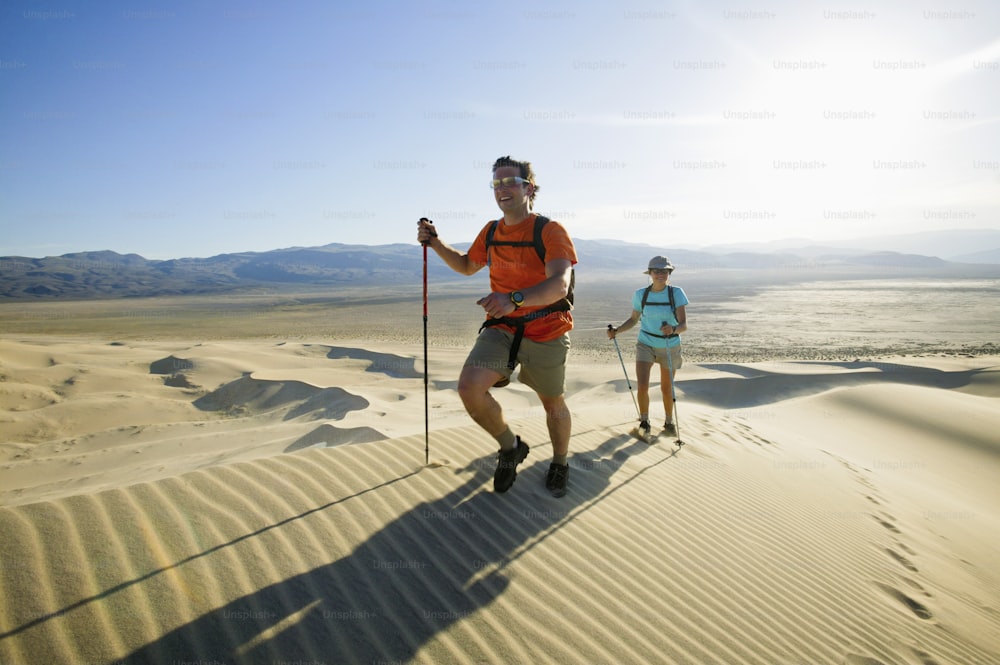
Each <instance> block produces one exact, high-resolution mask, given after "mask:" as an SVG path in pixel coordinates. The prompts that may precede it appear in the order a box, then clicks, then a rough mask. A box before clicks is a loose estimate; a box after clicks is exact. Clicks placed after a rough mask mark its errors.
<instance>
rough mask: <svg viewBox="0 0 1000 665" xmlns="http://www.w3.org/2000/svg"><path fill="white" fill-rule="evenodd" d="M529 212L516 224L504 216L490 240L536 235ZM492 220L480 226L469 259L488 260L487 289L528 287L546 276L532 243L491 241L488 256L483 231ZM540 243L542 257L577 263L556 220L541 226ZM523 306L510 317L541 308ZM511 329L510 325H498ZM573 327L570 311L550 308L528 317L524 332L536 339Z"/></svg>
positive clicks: (570, 243) (503, 290)
mask: <svg viewBox="0 0 1000 665" xmlns="http://www.w3.org/2000/svg"><path fill="white" fill-rule="evenodd" d="M536 217H537V215H535V214H532V215H529V216H528V217H526V218H525V219H524V221H522V222H519V223H517V224H513V225H509V224H505V223H504V222H503V220H501V221H500V223H498V224H497V229H496V232H495V233H494V234H493V240H494V242H496V241H501V240H502V241H505V242H506V241H514V242H522V241H527V242H529V243H531V242H532V241H534V239H535V218H536ZM492 224H493V222H490V223H489V224H487V225H486V226H484V227H483V229H482V231H480V232H479V235H478V236H476V239H475V241H473V243H472V246H471V247H470V248H469V259H470V260H471V261H473V262H474V263H480V264H485V263H487V260H488V261H489V264H490V265H489V270H490V289H491V290H493V291H497V292H499V293H510V292H511V291H521V290H524V289H527V288H530V287H532V286H534V285H536V284H538V283H539V282H542V281H544V280H545V278H546V277H545V265H544V264H543V263H542V261H541V259H539V258H538V252H536V251H535V247H534V245H529V246H527V247H510V246H505V245H493V246H491V247H490V251H489V257H487V252H486V235H487V233H488V231H489V228H490V226H491V225H492ZM542 244H543V245H545V260H546V261H550V260H552V259H567V260H568V261H570V262H571V263H572V264H574V265H576V249H575V248H574V247H573V241H572V240H571V239H570V237H569V233H567V232H566V229H565V228H564V227H563V226H562V225H561V224H560V223H559V222H556V221H549V223H548V224H546V225H545V227H544V228H543V229H542ZM545 307H546V305H541V306H538V307H528V306H524V307H521V308H520V309H518V310H517V311H515V312H513V313H511V314H510V316H511V317H512V318H513V317H519V316H524V315H526V314H530V313H531V312H536V311H538V310H540V309H544V308H545ZM501 327H503V328H507V329H508V330H510V329H511V328H510V327H509V326H501ZM572 328H573V315H572V314H571V313H570V312H553V313H552V314H548V315H546V316H543V317H541V318H539V319H535V320H533V321H529V322H528V324H527V325H526V326H525V327H524V336H525V337H526V338H528V339H530V340H533V341H536V342H547V341H549V340H553V339H555V338H557V337H559V336H560V335H562V334H563V333H566V332H568V331H569V330H571V329H572Z"/></svg>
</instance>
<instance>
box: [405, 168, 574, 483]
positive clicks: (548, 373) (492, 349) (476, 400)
mask: <svg viewBox="0 0 1000 665" xmlns="http://www.w3.org/2000/svg"><path fill="white" fill-rule="evenodd" d="M491 187H492V188H493V196H494V199H495V200H496V204H497V206H498V207H499V208H500V210H501V212H502V213H503V217H502V218H500V219H499V220H497V221H495V222H490V223H488V224H487V225H486V226H484V227H483V229H482V230H481V231H480V232H479V235H478V236H477V237H476V239H475V241H474V242H473V243H472V246H471V247H469V250H468V251H467V252H464V253H463V252H460V251H458V250H456V249H454V248H453V247H450V246H449V245H447V244H445V243H444V242H443V241H442V240H441V239H440V238H439V237H438V235H437V231H436V230H435V228H434V226H433V224H432V223H431V222H430V221H428V220H426V219H421V220H420V222H418V232H417V240H418V241H420V242H421V243H426V244H428V246H429V247H430V248H431V249H433V250H434V251H435V252H436V253H437V255H438V256H440V257H441V259H442V260H443V261H444V262H445V263H446V264H447V265H448V267H450V268H451V269H452V270H454V271H455V272H458V273H460V274H463V275H472V274H474V273H476V272H478V271H479V270H481V269H482V268H483V267H484V266H489V272H490V289H491V292H490V293H489V294H488V295H486V296H485V297H483V298H480V299H479V300H478V301H476V304H477V305H479V306H480V307H482V308H483V310H484V311H485V313H486V321H485V323H484V324H483V327H482V328H481V329H480V332H479V336H478V337H477V339H476V343H475V345H474V346H473V348H472V351H470V352H469V356H468V358H467V359H466V361H465V365H464V366H463V367H462V373H461V375H460V376H459V378H458V394H459V396H460V397H461V398H462V403H463V404H464V406H465V410H466V411H467V412H468V413H469V415H470V416H471V417H472V419H473V420H474V421H475V422H476V423H477V424H478V425H479V426H480V427H482V428H483V429H484V430H486V432H488V433H489V434H490V435H491V436H492V437H493V438H494V439H496V441H497V443H498V444H499V446H500V453H499V455H498V459H497V468H496V473H495V474H494V476H493V488H494V490H495V491H496V492H506V491H507V490H508V489H510V487H511V485H513V484H514V480H515V478H516V477H517V465H518V464H520V463H521V462H523V461H524V459H525V458H526V457H527V456H528V444H527V443H525V442H524V441H522V440H521V438H520V437H519V436H516V435H515V434H514V433H513V432H511V429H510V427H508V425H507V422H506V421H505V420H504V415H503V410H502V409H501V407H500V404H499V403H498V402H497V401H496V400H495V399H494V398H493V396H492V395H491V394H490V389H491V388H493V387H494V386H503V385H506V384H507V383H508V382H509V381H510V377H511V375H512V374H513V370H514V367H515V366H516V365H517V364H520V365H521V370H520V373H519V375H518V378H519V379H520V381H521V382H522V383H524V384H526V385H528V386H529V387H531V388H532V389H533V390H534V391H535V393H536V394H537V395H538V398H539V399H540V400H541V402H542V406H543V407H544V408H545V421H546V425H547V426H548V431H549V437H550V438H551V440H552V463H551V464H550V466H549V471H548V473H547V474H546V477H545V486H546V488H548V490H549V492H551V493H552V495H553V496H563V495H565V494H566V484H567V480H568V477H569V465H568V462H567V456H568V454H569V438H570V430H571V424H572V423H571V418H570V412H569V409H568V408H567V406H566V401H565V399H564V397H563V392H564V388H565V375H566V356H567V353H568V351H569V346H570V342H569V335H568V333H569V331H570V330H571V329H572V328H573V316H572V314H571V313H570V302H568V300H569V297H570V294H571V287H572V276H573V265H574V264H575V263H576V260H577V259H576V250H575V248H574V247H573V242H572V240H570V237H569V234H568V233H567V232H566V230H565V229H564V228H563V226H562V225H561V224H559V223H558V222H554V221H547V222H544V218H543V222H544V225H543V226H541V229H540V231H538V233H540V238H539V240H540V242H541V244H542V246H543V247H542V248H537V247H536V244H535V239H536V236H535V234H536V228H537V225H538V224H539V221H538V219H537V218H538V217H539V216H538V215H536V214H534V213H532V207H533V205H534V201H535V195H536V194H537V193H538V190H539V186H538V185H537V183H536V182H535V174H534V172H533V171H532V168H531V164H530V163H529V162H525V161H518V160H515V159H511V158H510V157H509V156H507V157H500V158H499V159H497V160H496V162H495V163H494V164H493V179H492V181H491ZM540 250H541V251H544V260H543V259H542V258H541V255H540V254H541V251H540Z"/></svg>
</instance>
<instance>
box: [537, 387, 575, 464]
mask: <svg viewBox="0 0 1000 665" xmlns="http://www.w3.org/2000/svg"><path fill="white" fill-rule="evenodd" d="M539 399H541V400H542V406H544V407H545V424H546V425H548V428H549V438H551V439H552V454H553V455H557V456H566V455H567V454H569V437H570V434H571V432H572V429H573V418H572V416H571V415H570V412H569V407H567V406H566V400H565V399H564V398H563V396H562V395H559V396H558V397H542V396H541V395H539Z"/></svg>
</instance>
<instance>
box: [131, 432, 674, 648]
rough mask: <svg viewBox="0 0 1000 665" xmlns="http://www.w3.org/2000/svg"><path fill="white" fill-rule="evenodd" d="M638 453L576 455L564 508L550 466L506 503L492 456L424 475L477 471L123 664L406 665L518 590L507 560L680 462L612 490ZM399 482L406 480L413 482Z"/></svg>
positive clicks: (608, 445)
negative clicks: (350, 547) (333, 556)
mask: <svg viewBox="0 0 1000 665" xmlns="http://www.w3.org/2000/svg"><path fill="white" fill-rule="evenodd" d="M642 450H648V447H647V446H645V444H638V443H635V441H634V439H631V438H630V437H615V438H611V439H608V440H607V441H605V442H604V443H602V444H601V445H600V446H599V447H598V448H597V449H595V450H591V451H588V452H586V453H581V454H577V455H574V456H573V457H572V458H571V460H570V465H571V468H572V469H573V470H572V472H571V481H570V491H569V493H568V494H567V495H566V496H565V497H563V498H562V499H554V498H552V497H550V496H548V494H547V493H545V491H544V488H542V487H541V486H540V485H541V483H540V482H539V481H540V479H541V477H542V475H543V474H544V468H547V464H548V463H547V461H546V462H542V461H539V462H537V463H535V464H534V465H532V466H528V467H527V468H523V469H522V470H521V471H520V472H519V474H518V481H517V483H516V484H515V485H514V487H513V488H512V489H511V491H510V492H509V493H508V494H506V495H498V494H495V493H494V492H492V491H491V490H489V489H486V488H485V487H484V485H487V484H488V483H489V482H490V481H491V478H492V473H493V468H494V465H495V457H494V456H492V455H491V456H488V457H483V458H479V459H477V460H475V461H474V462H473V463H471V464H470V465H469V466H468V467H466V468H465V469H461V470H459V471H450V470H447V469H442V470H438V471H431V470H429V469H423V470H421V471H419V472H417V473H428V472H431V473H438V472H441V473H450V472H454V473H467V472H469V471H472V472H473V473H472V474H471V475H470V477H469V478H468V480H466V481H465V482H464V483H463V484H462V485H461V486H459V487H457V488H456V489H454V490H453V491H451V492H450V493H448V494H447V495H445V496H443V497H441V498H440V499H437V500H434V501H430V502H425V503H421V504H419V505H416V506H414V507H413V508H412V509H410V510H408V511H407V512H406V513H405V514H403V515H401V516H400V517H399V518H397V519H396V520H395V521H393V522H391V523H389V524H387V525H386V526H385V527H384V528H382V529H381V530H379V531H378V532H376V533H374V534H373V535H371V537H369V538H368V540H366V541H365V542H364V543H362V544H361V545H359V546H358V547H357V548H356V549H355V550H354V551H352V552H351V553H350V554H349V555H347V556H344V557H342V558H340V559H338V560H336V561H333V562H331V563H330V564H328V565H325V566H321V567H318V568H315V569H313V570H310V571H308V572H306V573H303V574H300V575H297V576H294V577H290V578H288V579H284V580H282V581H280V582H277V583H275V584H271V585H269V586H266V587H262V588H261V589H259V590H258V591H255V592H254V593H252V594H249V595H246V596H243V597H241V598H238V599H236V600H234V601H232V602H231V603H229V604H227V605H225V606H223V607H219V608H217V609H216V610H214V611H211V612H209V613H207V614H203V615H201V616H199V617H198V618H196V619H195V620H193V621H191V622H190V623H188V624H186V625H184V626H182V627H180V628H178V629H176V630H174V631H173V632H170V633H168V634H165V635H164V636H163V637H161V638H160V639H157V640H156V641H154V642H152V643H150V644H147V645H145V646H144V647H142V648H141V649H138V650H137V651H135V652H133V653H132V654H130V655H129V656H127V657H126V658H125V659H124V660H123V661H122V662H124V663H163V662H177V661H178V659H179V660H181V661H184V660H191V659H197V660H199V661H200V662H213V661H217V662H222V663H233V662H252V663H272V662H317V663H375V662H392V663H402V662H407V661H408V660H409V659H411V658H413V657H414V655H415V654H416V653H417V652H418V651H419V649H420V648H421V647H422V646H423V645H425V644H426V643H428V642H429V641H430V640H432V639H433V638H434V637H435V636H436V635H438V634H439V633H441V632H442V631H445V630H446V629H448V628H449V627H451V626H452V625H453V624H456V623H460V622H462V621H463V620H464V619H465V618H467V617H470V616H472V615H474V614H475V613H476V612H478V611H480V610H482V609H483V608H486V607H488V606H490V605H491V604H492V603H493V602H494V601H495V600H496V599H497V598H498V597H499V596H500V595H501V594H503V593H504V591H505V590H506V589H508V587H509V586H510V584H511V583H512V582H511V579H510V578H508V576H507V575H506V574H505V567H506V566H508V565H509V564H510V563H511V561H513V560H516V559H517V558H519V557H520V556H522V555H523V554H524V553H525V552H527V551H529V550H531V549H532V548H534V547H536V546H538V545H539V544H540V543H541V542H542V541H544V540H545V539H546V538H547V537H549V536H550V535H552V534H553V533H554V532H555V531H557V530H558V529H559V528H561V527H562V526H563V525H565V524H566V523H568V522H569V521H571V520H573V519H575V518H576V517H577V516H578V515H579V514H580V513H581V512H584V511H586V510H588V509H589V508H590V507H591V506H592V505H594V504H596V503H597V502H598V501H601V500H603V499H604V498H605V497H606V496H607V495H608V494H609V493H611V492H614V491H616V490H617V489H618V487H621V486H623V485H624V484H626V483H629V482H631V480H634V477H637V476H638V475H640V474H642V473H643V472H644V471H645V470H647V469H648V468H651V467H652V466H655V465H656V464H660V463H662V462H664V461H666V459H669V458H670V457H672V456H673V455H670V456H668V457H666V458H661V459H659V460H658V461H656V462H654V463H653V464H651V465H649V466H648V467H645V468H643V469H640V470H638V471H637V472H635V473H632V474H631V476H632V477H629V478H626V479H624V481H623V483H622V484H620V485H618V487H616V488H615V489H612V490H610V492H609V491H608V487H609V485H610V482H611V478H612V476H613V475H615V473H617V472H619V470H620V469H621V468H622V466H623V465H624V464H625V462H626V460H627V458H628V457H629V456H631V455H632V454H634V453H637V452H640V451H642ZM543 467H544V468H543ZM411 475H412V474H411ZM404 478H405V480H404V479H399V480H404V482H409V477H408V476H407V477H404ZM395 482H397V481H392V482H390V483H386V484H383V485H381V486H378V487H376V488H372V489H371V490H365V493H372V492H374V494H373V495H372V500H376V501H377V500H379V499H378V498H377V495H378V493H380V492H383V491H388V492H390V494H389V495H387V496H389V497H391V496H393V495H396V496H398V491H397V490H394V489H389V488H387V485H389V484H395ZM342 501H343V500H338V502H342ZM328 505H332V504H328ZM315 510H322V507H320V508H318V509H315ZM315 510H313V511H310V513H311V512H315ZM295 519H298V518H297V517H296V518H291V520H295ZM291 520H286V522H287V521H291ZM360 526H363V525H360ZM268 528H274V527H268ZM279 528H280V527H279ZM249 537H253V536H252V535H251V536H249ZM274 556H281V552H280V551H277V552H275V553H274ZM497 638H498V639H502V640H506V639H508V637H506V636H497ZM490 641H491V640H490V636H488V635H487V636H485V637H484V638H483V639H476V640H469V641H467V643H466V645H465V646H464V648H465V649H468V650H469V651H468V652H465V653H464V657H465V659H466V660H467V661H469V662H477V661H478V660H479V659H480V658H489V657H491V656H492V655H493V654H487V653H483V652H482V651H481V649H482V648H483V645H484V644H489V643H490Z"/></svg>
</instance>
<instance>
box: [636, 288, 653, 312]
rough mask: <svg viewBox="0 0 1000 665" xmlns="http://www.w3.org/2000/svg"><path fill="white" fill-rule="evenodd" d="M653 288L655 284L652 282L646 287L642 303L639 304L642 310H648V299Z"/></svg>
mask: <svg viewBox="0 0 1000 665" xmlns="http://www.w3.org/2000/svg"><path fill="white" fill-rule="evenodd" d="M652 289H653V285H652V284H650V285H649V286H647V287H646V290H645V291H643V292H642V305H640V306H639V311H640V312H645V311H646V301H647V300H649V292H650V291H651V290H652Z"/></svg>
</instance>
